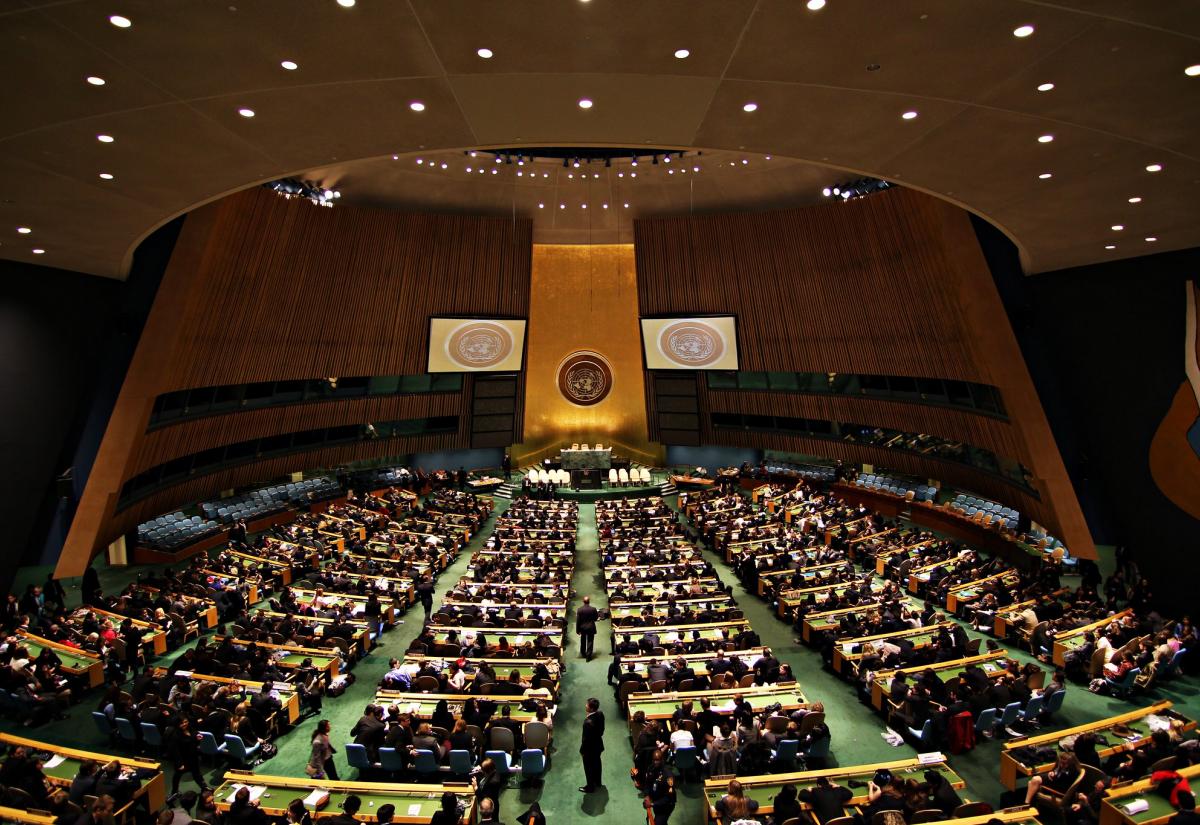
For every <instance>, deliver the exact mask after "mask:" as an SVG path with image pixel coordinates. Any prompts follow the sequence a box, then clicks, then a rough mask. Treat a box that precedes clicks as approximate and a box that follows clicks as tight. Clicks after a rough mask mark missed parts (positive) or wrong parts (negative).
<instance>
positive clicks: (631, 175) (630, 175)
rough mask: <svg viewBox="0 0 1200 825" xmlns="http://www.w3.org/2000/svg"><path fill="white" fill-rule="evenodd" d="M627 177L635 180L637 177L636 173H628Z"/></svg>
mask: <svg viewBox="0 0 1200 825" xmlns="http://www.w3.org/2000/svg"><path fill="white" fill-rule="evenodd" d="M629 177H631V178H636V177H637V172H630V173H629Z"/></svg>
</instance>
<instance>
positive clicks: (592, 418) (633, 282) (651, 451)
mask: <svg viewBox="0 0 1200 825" xmlns="http://www.w3.org/2000/svg"><path fill="white" fill-rule="evenodd" d="M581 350H582V351H591V352H596V353H599V354H600V355H602V356H604V358H605V359H606V360H607V361H608V365H609V367H610V368H611V370H612V376H613V377H612V380H613V385H612V390H611V391H610V392H609V393H608V395H607V396H605V397H604V399H603V400H602V401H600V402H598V403H596V404H593V405H591V406H586V407H584V406H578V405H576V404H573V403H571V402H570V401H568V400H567V399H566V398H565V397H564V396H563V394H562V393H561V392H560V391H559V387H558V367H559V365H560V364H562V363H563V361H564V359H566V358H568V357H569V356H570V355H572V354H573V353H575V352H579V351H581ZM643 385H644V376H643V372H642V344H641V337H640V333H639V331H638V295H637V272H636V268H635V266H634V260H633V244H598V245H591V246H588V245H575V244H534V245H533V272H532V279H531V283H530V300H529V333H528V351H527V354H526V358H525V441H524V443H522V444H517V445H514V446H513V448H512V456H513V462H514V464H526V463H529V462H532V461H539V460H541V459H542V458H543V457H544V456H546V455H550V454H552V453H556V452H557V451H558V448H559V447H562V446H564V445H566V446H568V447H569V446H570V445H571V444H572V443H574V442H580V443H583V442H587V443H588V444H595V443H596V442H597V441H600V442H603V443H605V444H612V445H613V446H614V449H615V451H616V452H620V453H623V454H625V455H627V456H629V457H630V458H633V459H635V460H639V461H644V462H649V463H655V464H659V463H661V462H662V457H663V450H662V447H661V445H658V444H653V443H651V442H650V441H649V439H648V436H647V427H646V396H645V392H644V389H643Z"/></svg>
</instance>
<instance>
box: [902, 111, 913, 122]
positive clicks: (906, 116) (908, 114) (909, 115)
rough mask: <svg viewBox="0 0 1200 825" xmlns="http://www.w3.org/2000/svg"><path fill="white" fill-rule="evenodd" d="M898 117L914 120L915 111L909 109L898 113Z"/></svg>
mask: <svg viewBox="0 0 1200 825" xmlns="http://www.w3.org/2000/svg"><path fill="white" fill-rule="evenodd" d="M900 117H902V118H904V119H905V120H916V119H917V113H916V112H914V111H911V110H910V111H907V112H905V113H904V114H902V115H900Z"/></svg>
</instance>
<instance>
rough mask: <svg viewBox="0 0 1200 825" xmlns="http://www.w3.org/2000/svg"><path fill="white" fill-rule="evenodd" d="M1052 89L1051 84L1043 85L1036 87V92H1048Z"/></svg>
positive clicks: (1052, 85)
mask: <svg viewBox="0 0 1200 825" xmlns="http://www.w3.org/2000/svg"><path fill="white" fill-rule="evenodd" d="M1053 88H1054V84H1053V83H1043V84H1042V85H1041V86H1038V91H1039V92H1048V91H1050V90H1051V89H1053Z"/></svg>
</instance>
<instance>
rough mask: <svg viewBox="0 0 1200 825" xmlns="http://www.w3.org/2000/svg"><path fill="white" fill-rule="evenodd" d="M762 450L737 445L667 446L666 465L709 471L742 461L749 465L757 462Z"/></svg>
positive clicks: (737, 464) (733, 465) (732, 465)
mask: <svg viewBox="0 0 1200 825" xmlns="http://www.w3.org/2000/svg"><path fill="white" fill-rule="evenodd" d="M760 458H762V450H746V449H740V448H737V447H667V465H668V466H671V467H674V466H676V465H680V466H685V467H704V468H705V469H707V470H708V471H709V472H710V473H713V472H716V469H717V468H718V467H739V466H741V464H742V462H745V461H748V462H750V466H752V467H753V466H754V465H756V464H758V461H759V459H760Z"/></svg>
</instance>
